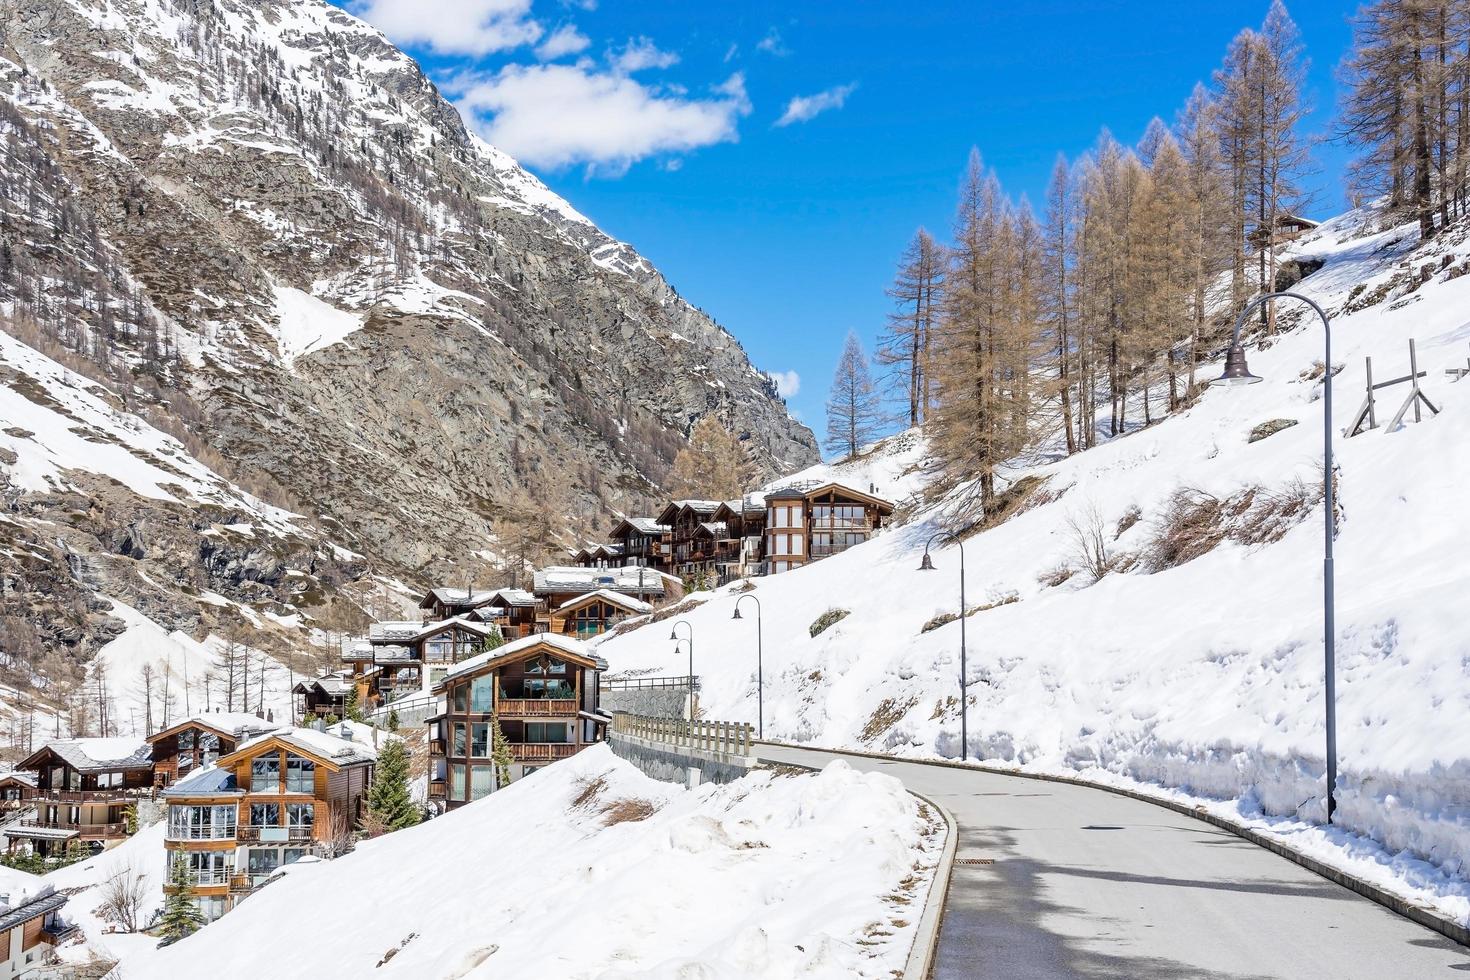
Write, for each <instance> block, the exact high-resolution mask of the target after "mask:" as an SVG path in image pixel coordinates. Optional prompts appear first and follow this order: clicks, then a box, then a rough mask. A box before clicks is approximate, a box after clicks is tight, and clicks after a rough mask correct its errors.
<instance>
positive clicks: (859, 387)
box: [823, 332, 882, 459]
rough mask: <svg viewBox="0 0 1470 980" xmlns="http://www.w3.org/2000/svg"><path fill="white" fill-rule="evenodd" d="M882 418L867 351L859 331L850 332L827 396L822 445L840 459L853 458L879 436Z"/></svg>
mask: <svg viewBox="0 0 1470 980" xmlns="http://www.w3.org/2000/svg"><path fill="white" fill-rule="evenodd" d="M881 422H882V411H881V406H880V403H879V399H878V391H877V389H876V388H874V387H873V378H872V376H871V375H870V374H869V373H868V355H867V353H866V352H864V350H863V345H862V342H861V341H860V340H858V338H857V334H855V333H852V332H849V333H848V335H847V342H846V343H845V344H843V347H842V356H841V357H840V358H838V360H837V373H836V374H835V375H834V376H833V378H832V394H831V396H830V397H829V398H828V399H827V440H826V442H825V443H823V445H824V447H825V448H826V449H827V451H828V452H831V453H836V454H837V455H838V456H839V457H840V458H841V459H852V458H853V457H854V456H856V455H857V454H858V450H859V449H861V448H862V447H863V446H865V445H867V444H868V443H870V442H872V441H873V440H874V439H876V438H877V437H878V431H879V426H880V425H881Z"/></svg>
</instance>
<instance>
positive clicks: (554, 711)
mask: <svg viewBox="0 0 1470 980" xmlns="http://www.w3.org/2000/svg"><path fill="white" fill-rule="evenodd" d="M498 708H499V711H500V714H502V715H512V716H522V715H524V716H526V717H530V718H575V717H576V715H577V702H576V701H574V700H572V699H571V698H501V699H500V702H499V705H498Z"/></svg>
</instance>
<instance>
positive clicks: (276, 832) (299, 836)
mask: <svg viewBox="0 0 1470 980" xmlns="http://www.w3.org/2000/svg"><path fill="white" fill-rule="evenodd" d="M312 838H313V833H312V828H311V827H310V826H293V827H277V826H268V827H257V826H255V825H253V824H246V825H243V826H241V827H240V829H239V832H237V833H236V834H235V840H237V841H239V842H240V843H241V844H275V843H287V842H293V841H309V840H311V839H312Z"/></svg>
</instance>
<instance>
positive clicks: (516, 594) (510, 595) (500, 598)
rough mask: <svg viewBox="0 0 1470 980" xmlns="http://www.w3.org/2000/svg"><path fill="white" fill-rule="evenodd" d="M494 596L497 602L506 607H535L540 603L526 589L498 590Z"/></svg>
mask: <svg viewBox="0 0 1470 980" xmlns="http://www.w3.org/2000/svg"><path fill="white" fill-rule="evenodd" d="M494 595H495V602H497V603H500V604H501V605H506V606H534V605H536V603H537V602H538V601H539V600H538V599H537V598H536V597H535V596H534V595H533V594H531V593H530V592H527V591H526V590H525V589H498V590H497V591H496V592H495V594H494Z"/></svg>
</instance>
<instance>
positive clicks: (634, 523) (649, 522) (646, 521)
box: [614, 517, 669, 534]
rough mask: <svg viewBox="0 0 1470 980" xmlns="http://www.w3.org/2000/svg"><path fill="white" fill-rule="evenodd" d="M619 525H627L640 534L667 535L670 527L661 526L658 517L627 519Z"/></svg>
mask: <svg viewBox="0 0 1470 980" xmlns="http://www.w3.org/2000/svg"><path fill="white" fill-rule="evenodd" d="M618 523H619V524H627V525H628V526H629V527H631V528H632V529H633V530H635V531H637V532H638V533H639V534H667V533H668V532H669V526H668V525H667V524H660V523H659V522H658V518H656V517H625V518H623V519H622V520H621V521H619V522H618ZM614 530H616V528H615V529H614Z"/></svg>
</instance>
